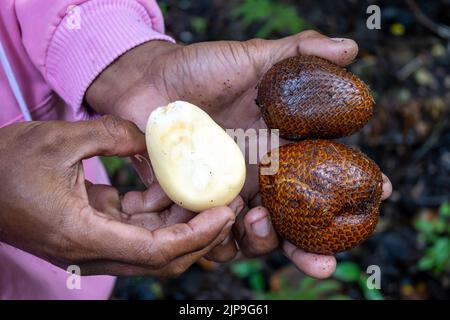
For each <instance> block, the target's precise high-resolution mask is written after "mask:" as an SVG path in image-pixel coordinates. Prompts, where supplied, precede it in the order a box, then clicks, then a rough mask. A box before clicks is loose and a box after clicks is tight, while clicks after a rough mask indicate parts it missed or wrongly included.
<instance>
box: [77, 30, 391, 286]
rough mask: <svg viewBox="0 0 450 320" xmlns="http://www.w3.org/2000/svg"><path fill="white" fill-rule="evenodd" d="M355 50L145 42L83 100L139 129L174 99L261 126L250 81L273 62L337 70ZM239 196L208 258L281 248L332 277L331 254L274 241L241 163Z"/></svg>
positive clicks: (307, 37)
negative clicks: (302, 59)
mask: <svg viewBox="0 0 450 320" xmlns="http://www.w3.org/2000/svg"><path fill="white" fill-rule="evenodd" d="M357 52H358V47H357V45H356V43H355V42H354V41H352V40H349V39H335V40H333V39H330V38H327V37H325V36H323V35H321V34H319V33H317V32H314V31H306V32H303V33H300V34H297V35H294V36H291V37H288V38H284V39H280V40H272V41H267V40H259V39H257V40H251V41H246V42H236V41H220V42H206V43H197V44H193V45H189V46H183V45H176V44H171V43H167V42H161V41H152V42H149V43H146V44H143V45H141V46H139V47H137V48H134V49H132V50H130V51H129V52H128V53H126V54H124V55H123V56H122V57H120V58H119V59H118V60H117V61H115V62H114V63H113V64H112V65H111V66H110V67H109V68H107V69H106V70H104V71H103V72H102V74H101V75H100V76H99V77H98V78H97V79H96V80H95V81H94V83H93V84H92V85H91V87H90V88H89V90H88V91H87V94H86V101H87V102H88V103H89V104H90V105H91V107H92V108H93V109H95V110H96V111H97V112H99V113H102V114H110V113H111V114H115V115H118V116H120V117H123V118H124V119H128V120H130V121H132V122H134V123H135V124H136V125H137V126H138V127H139V128H140V129H141V130H145V124H146V121H147V118H148V115H149V114H150V113H151V112H152V111H153V110H154V109H155V108H156V107H159V106H163V105H166V104H168V103H169V102H172V101H175V100H185V101H189V102H191V103H194V104H196V105H198V106H199V107H202V108H203V109H204V110H205V111H206V112H208V113H209V114H210V116H211V117H212V118H213V119H214V120H215V121H216V122H217V123H219V124H220V125H221V126H222V127H224V128H242V129H247V128H255V129H265V128H267V126H266V125H265V123H264V121H263V119H262V117H261V112H260V110H259V108H258V107H257V106H256V104H255V102H254V100H255V97H256V86H257V83H258V81H259V80H260V79H261V77H262V75H263V74H264V73H265V72H266V71H267V70H268V69H269V68H270V67H271V66H272V65H273V64H275V63H276V62H278V61H280V60H282V59H284V58H287V57H291V56H295V55H298V54H309V55H316V56H320V57H323V58H325V59H328V60H330V61H333V62H335V63H337V64H339V65H342V66H345V65H348V64H349V63H351V62H352V60H353V59H354V58H355V57H356V55H357ZM282 143H285V142H283V141H282ZM137 167H138V170H139V171H140V173H141V176H142V177H143V179H144V181H147V177H148V176H149V174H148V168H147V167H146V166H145V165H142V163H141V164H140V165H138V166H137ZM145 171H147V172H145ZM384 180H385V183H384V186H383V199H386V198H387V197H389V195H390V193H391V191H392V186H391V184H390V182H389V180H388V179H387V177H385V176H384ZM148 182H149V183H150V182H151V181H148ZM241 196H242V198H243V200H244V202H245V207H244V209H243V211H242V212H241V213H240V214H239V216H238V218H237V222H236V224H235V225H234V227H233V233H232V234H230V237H229V238H228V239H227V241H225V242H226V243H225V244H223V245H222V246H221V247H220V248H218V249H214V250H212V251H211V252H209V253H208V255H207V257H208V258H209V259H212V260H215V261H227V260H230V259H232V258H233V257H234V256H235V255H236V253H237V250H238V248H239V249H240V250H241V251H242V252H243V254H244V255H245V256H248V257H256V256H260V255H263V254H267V253H268V252H271V251H273V250H275V249H276V248H281V249H282V251H283V252H284V253H285V255H286V256H287V257H288V258H290V259H291V260H292V261H293V263H294V264H295V265H296V266H297V267H298V268H299V269H300V270H302V271H304V272H305V273H307V274H308V275H310V276H313V277H316V278H326V277H328V276H330V275H331V274H332V273H333V272H334V269H335V266H336V260H335V258H334V257H333V256H323V255H316V254H311V253H307V252H303V251H302V250H300V249H298V248H296V247H295V246H293V245H292V244H290V243H289V242H287V241H280V239H279V238H278V237H277V235H276V233H275V230H274V229H273V226H272V224H271V222H270V215H269V213H268V211H267V210H266V209H265V208H263V207H261V206H260V200H259V195H258V175H257V166H256V165H248V166H247V179H246V183H245V186H244V189H243V190H242V192H241ZM167 201H169V200H168V199H167ZM172 206H173V204H170V203H169V204H168V206H167V207H166V208H165V210H164V211H162V212H164V213H165V214H169V215H170V216H171V217H172V218H173V220H174V221H179V222H183V221H184V219H187V217H188V216H189V215H188V214H185V213H181V211H177V212H173V210H172ZM189 218H191V217H190V216H189Z"/></svg>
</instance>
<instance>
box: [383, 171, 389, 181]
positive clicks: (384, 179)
mask: <svg viewBox="0 0 450 320" xmlns="http://www.w3.org/2000/svg"><path fill="white" fill-rule="evenodd" d="M382 176H383V183H389V182H390V181H389V178H388V177H387V176H386V175H385V174H384V173H383V175H382Z"/></svg>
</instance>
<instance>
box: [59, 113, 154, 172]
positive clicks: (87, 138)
mask: <svg viewBox="0 0 450 320" xmlns="http://www.w3.org/2000/svg"><path fill="white" fill-rule="evenodd" d="M62 132H64V133H65V134H66V135H67V136H68V137H70V139H67V142H66V148H65V151H66V153H67V155H66V157H69V159H70V161H72V163H77V162H78V161H79V160H82V159H87V158H91V157H94V156H99V155H102V156H123V157H125V156H132V155H135V154H140V153H145V152H146V145H145V136H144V134H143V133H142V132H141V131H140V130H139V129H138V128H137V127H136V125H134V124H133V123H132V122H130V121H126V120H123V119H121V118H118V117H114V116H109V115H108V116H103V117H101V118H100V119H98V120H93V121H79V122H72V123H65V124H64V129H63V130H62Z"/></svg>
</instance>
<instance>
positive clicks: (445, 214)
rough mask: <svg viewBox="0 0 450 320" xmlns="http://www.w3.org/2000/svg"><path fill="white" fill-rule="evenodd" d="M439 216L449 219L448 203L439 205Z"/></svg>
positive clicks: (449, 205) (449, 202)
mask: <svg viewBox="0 0 450 320" xmlns="http://www.w3.org/2000/svg"><path fill="white" fill-rule="evenodd" d="M439 214H440V215H441V216H442V217H445V218H448V217H450V201H446V202H444V203H443V204H442V205H441V207H440V208H439Z"/></svg>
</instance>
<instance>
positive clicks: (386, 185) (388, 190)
mask: <svg viewBox="0 0 450 320" xmlns="http://www.w3.org/2000/svg"><path fill="white" fill-rule="evenodd" d="M391 194H392V183H391V181H390V180H389V178H388V177H387V176H386V175H385V174H384V173H383V193H382V194H381V199H382V200H386V199H387V198H389V197H390V196H391Z"/></svg>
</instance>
